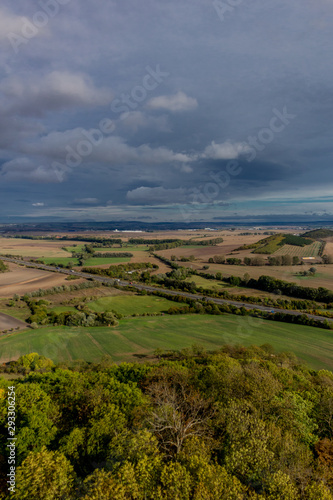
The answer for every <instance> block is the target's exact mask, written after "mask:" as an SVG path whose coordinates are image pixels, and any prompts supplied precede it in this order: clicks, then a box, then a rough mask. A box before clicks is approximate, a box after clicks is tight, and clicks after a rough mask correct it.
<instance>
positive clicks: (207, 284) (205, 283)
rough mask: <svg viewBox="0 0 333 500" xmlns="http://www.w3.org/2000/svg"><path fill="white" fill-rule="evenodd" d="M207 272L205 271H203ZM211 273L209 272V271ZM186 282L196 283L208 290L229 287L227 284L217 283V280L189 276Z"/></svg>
mask: <svg viewBox="0 0 333 500" xmlns="http://www.w3.org/2000/svg"><path fill="white" fill-rule="evenodd" d="M202 272H205V271H202ZM207 272H209V270H208V271H207ZM186 281H188V282H191V281H194V283H195V284H196V285H197V286H202V288H206V289H213V288H216V287H217V288H221V287H222V288H225V287H226V286H227V285H226V283H222V281H217V280H208V279H206V278H202V277H201V276H195V275H193V276H189V277H188V278H186Z"/></svg>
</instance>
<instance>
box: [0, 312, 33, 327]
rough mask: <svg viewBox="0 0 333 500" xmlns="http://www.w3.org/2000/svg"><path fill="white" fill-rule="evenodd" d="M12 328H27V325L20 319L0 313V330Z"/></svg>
mask: <svg viewBox="0 0 333 500" xmlns="http://www.w3.org/2000/svg"><path fill="white" fill-rule="evenodd" d="M11 328H27V325H26V323H24V322H23V321H20V320H19V319H16V318H13V317H12V316H8V315H7V314H3V313H0V331H2V330H10V329H11Z"/></svg>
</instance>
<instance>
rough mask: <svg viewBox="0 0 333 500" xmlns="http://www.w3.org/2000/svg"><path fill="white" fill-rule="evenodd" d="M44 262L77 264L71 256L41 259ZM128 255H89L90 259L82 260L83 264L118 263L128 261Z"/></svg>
mask: <svg viewBox="0 0 333 500" xmlns="http://www.w3.org/2000/svg"><path fill="white" fill-rule="evenodd" d="M41 260H42V261H43V262H44V264H47V265H50V264H53V263H55V264H57V265H59V264H62V265H63V266H67V265H68V264H69V263H70V262H72V264H73V266H78V265H79V261H78V259H73V258H72V257H47V258H43V259H41ZM130 260H131V259H130V257H110V258H109V257H105V258H104V257H91V258H90V259H88V260H86V261H85V262H84V265H85V266H103V265H104V264H110V265H111V264H119V263H121V262H129V261H130Z"/></svg>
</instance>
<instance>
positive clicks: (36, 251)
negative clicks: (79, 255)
mask: <svg viewBox="0 0 333 500" xmlns="http://www.w3.org/2000/svg"><path fill="white" fill-rule="evenodd" d="M75 243H80V242H72V241H68V242H67V241H66V242H64V241H59V242H57V241H40V240H23V239H20V238H18V239H14V238H0V254H3V255H5V254H11V255H22V256H23V257H37V258H39V257H70V256H71V254H70V253H68V252H66V251H65V250H62V247H63V246H72V245H73V244H75Z"/></svg>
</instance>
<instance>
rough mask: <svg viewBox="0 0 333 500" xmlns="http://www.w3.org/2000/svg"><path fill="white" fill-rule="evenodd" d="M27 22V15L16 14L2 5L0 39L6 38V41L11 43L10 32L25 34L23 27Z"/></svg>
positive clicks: (0, 11)
mask: <svg viewBox="0 0 333 500" xmlns="http://www.w3.org/2000/svg"><path fill="white" fill-rule="evenodd" d="M26 23H27V18H26V17H23V16H16V15H15V14H13V13H12V12H9V10H7V9H6V8H4V7H0V41H5V40H6V42H7V43H9V40H8V35H9V34H10V33H15V34H16V35H19V36H23V35H22V27H24V26H25V24H26Z"/></svg>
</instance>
